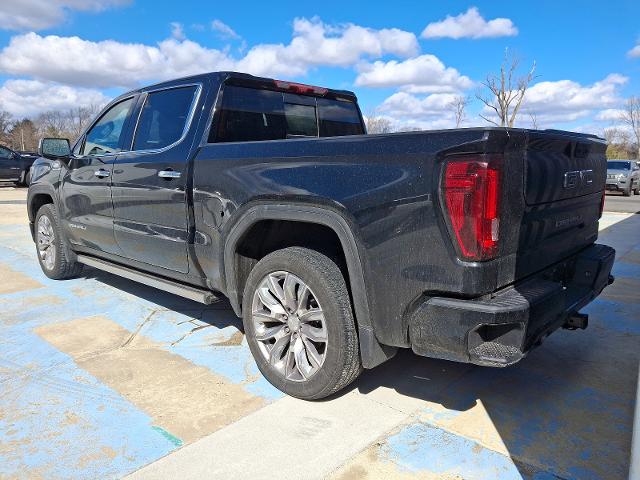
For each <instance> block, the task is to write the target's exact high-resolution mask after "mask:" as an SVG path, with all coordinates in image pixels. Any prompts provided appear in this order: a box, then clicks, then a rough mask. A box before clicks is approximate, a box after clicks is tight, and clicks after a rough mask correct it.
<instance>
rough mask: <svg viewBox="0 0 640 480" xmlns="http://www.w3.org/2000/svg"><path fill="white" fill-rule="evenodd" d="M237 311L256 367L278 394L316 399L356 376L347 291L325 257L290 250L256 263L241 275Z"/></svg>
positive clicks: (353, 330) (355, 338)
mask: <svg viewBox="0 0 640 480" xmlns="http://www.w3.org/2000/svg"><path fill="white" fill-rule="evenodd" d="M242 311H243V323H244V328H245V333H246V336H247V341H248V343H249V348H250V349H251V353H252V354H253V357H254V358H255V360H256V363H257V365H258V368H259V369H260V371H261V372H262V374H263V375H264V376H265V377H266V378H267V380H269V382H271V383H272V384H273V385H274V386H275V387H277V388H278V389H280V390H282V391H283V392H285V393H287V394H289V395H291V396H294V397H298V398H303V399H307V400H311V399H319V398H323V397H326V396H328V395H331V394H332V393H335V392H337V391H338V390H340V389H342V388H344V387H345V386H347V385H348V384H349V383H351V382H352V381H353V380H355V379H356V378H357V377H358V375H359V374H360V371H361V364H360V353H359V346H358V336H357V333H356V325H355V320H354V318H353V314H352V310H351V302H350V300H349V292H348V290H347V286H346V283H345V280H344V278H343V276H342V273H341V272H340V269H339V268H338V266H337V265H336V264H335V263H334V262H333V261H332V260H331V259H329V258H328V257H326V256H325V255H323V254H321V253H319V252H316V251H314V250H309V249H306V248H301V247H290V248H285V249H282V250H278V251H276V252H273V253H271V254H269V255H267V256H266V257H264V258H263V259H262V260H260V261H259V262H258V263H257V264H256V266H255V267H254V268H253V270H252V271H251V273H250V274H249V278H248V279H247V283H246V285H245V289H244V297H243V305H242Z"/></svg>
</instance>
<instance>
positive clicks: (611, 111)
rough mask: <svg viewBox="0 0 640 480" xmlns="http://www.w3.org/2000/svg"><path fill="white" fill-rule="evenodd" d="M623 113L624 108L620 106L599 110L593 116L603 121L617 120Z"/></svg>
mask: <svg viewBox="0 0 640 480" xmlns="http://www.w3.org/2000/svg"><path fill="white" fill-rule="evenodd" d="M623 113H624V110H622V109H620V108H606V109H604V110H600V111H599V112H598V113H597V114H596V116H595V117H594V118H595V119H596V120H600V121H604V122H619V121H620V118H621V117H622V115H623Z"/></svg>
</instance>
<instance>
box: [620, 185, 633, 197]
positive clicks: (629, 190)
mask: <svg viewBox="0 0 640 480" xmlns="http://www.w3.org/2000/svg"><path fill="white" fill-rule="evenodd" d="M622 195H623V196H624V197H630V196H631V184H629V186H628V187H627V188H626V189H624V190H623V191H622Z"/></svg>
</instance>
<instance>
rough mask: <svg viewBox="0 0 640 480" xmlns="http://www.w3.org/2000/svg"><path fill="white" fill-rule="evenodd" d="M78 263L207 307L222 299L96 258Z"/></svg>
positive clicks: (83, 257) (206, 291) (86, 258)
mask: <svg viewBox="0 0 640 480" xmlns="http://www.w3.org/2000/svg"><path fill="white" fill-rule="evenodd" d="M78 262H80V263H83V264H85V265H89V266H90V267H94V268H97V269H99V270H104V271H105V272H109V273H113V274H114V275H118V276H120V277H124V278H128V279H129V280H133V281H134V282H140V283H144V284H145V285H148V286H150V287H154V288H158V289H160V290H164V291H165V292H169V293H173V294H175V295H179V296H181V297H184V298H188V299H190V300H195V301H196V302H200V303H204V304H205V305H211V304H212V303H215V302H217V301H218V300H220V298H218V297H216V296H215V295H214V294H213V292H211V291H209V290H204V289H202V288H197V287H191V286H187V285H183V284H181V283H178V282H174V281H172V280H168V279H165V278H161V277H156V276H153V275H150V274H148V273H143V272H139V271H137V270H134V269H132V268H128V267H123V266H121V265H116V264H115V263H111V262H107V261H105V260H100V259H97V258H94V257H87V256H86V255H78Z"/></svg>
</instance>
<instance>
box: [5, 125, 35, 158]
mask: <svg viewBox="0 0 640 480" xmlns="http://www.w3.org/2000/svg"><path fill="white" fill-rule="evenodd" d="M39 137H40V136H39V133H38V129H37V128H36V126H35V125H34V123H33V122H32V121H31V120H29V119H27V118H25V119H23V120H20V121H18V122H15V123H14V124H13V127H11V131H10V132H9V144H10V145H11V147H12V148H13V149H15V150H22V151H30V152H35V151H36V150H37V148H38V140H39Z"/></svg>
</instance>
